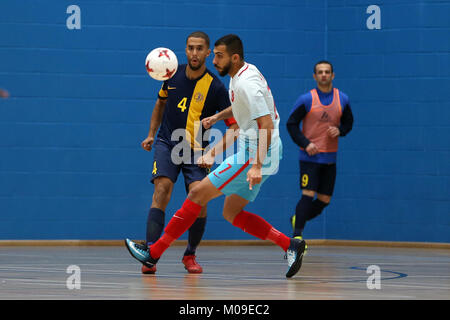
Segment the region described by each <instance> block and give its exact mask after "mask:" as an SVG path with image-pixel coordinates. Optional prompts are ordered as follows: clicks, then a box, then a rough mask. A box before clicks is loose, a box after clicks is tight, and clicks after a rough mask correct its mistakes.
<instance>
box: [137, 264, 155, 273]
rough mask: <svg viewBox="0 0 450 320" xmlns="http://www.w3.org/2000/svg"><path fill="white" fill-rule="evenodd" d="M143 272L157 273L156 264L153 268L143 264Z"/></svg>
mask: <svg viewBox="0 0 450 320" xmlns="http://www.w3.org/2000/svg"><path fill="white" fill-rule="evenodd" d="M141 272H142V273H143V274H155V273H156V265H154V266H153V267H151V268H149V267H147V266H146V265H142V268H141Z"/></svg>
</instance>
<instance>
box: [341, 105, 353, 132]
mask: <svg viewBox="0 0 450 320" xmlns="http://www.w3.org/2000/svg"><path fill="white" fill-rule="evenodd" d="M352 128H353V112H352V109H351V108H350V103H348V104H347V105H346V106H345V107H344V110H343V111H342V117H341V125H340V126H339V131H340V136H341V137H345V136H346V135H347V133H349V132H350V131H352Z"/></svg>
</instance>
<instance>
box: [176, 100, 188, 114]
mask: <svg viewBox="0 0 450 320" xmlns="http://www.w3.org/2000/svg"><path fill="white" fill-rule="evenodd" d="M186 102H187V98H186V97H184V98H183V99H181V101H180V103H179V104H178V108H180V109H181V112H184V110H186Z"/></svg>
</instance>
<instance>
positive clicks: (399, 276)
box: [349, 267, 408, 282]
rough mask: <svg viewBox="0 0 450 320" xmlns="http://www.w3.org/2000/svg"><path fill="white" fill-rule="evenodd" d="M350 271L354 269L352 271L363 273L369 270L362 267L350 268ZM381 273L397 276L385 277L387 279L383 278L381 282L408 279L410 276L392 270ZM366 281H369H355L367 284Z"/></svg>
mask: <svg viewBox="0 0 450 320" xmlns="http://www.w3.org/2000/svg"><path fill="white" fill-rule="evenodd" d="M349 269H352V270H362V271H366V270H367V268H361V267H350V268H349ZM380 272H381V273H383V272H385V273H391V274H393V275H395V276H393V277H385V278H383V277H381V279H380V280H394V279H400V278H406V277H407V276H408V274H406V273H402V272H397V271H392V270H383V269H380ZM366 280H367V279H364V280H354V281H355V282H361V281H364V282H365V281H366Z"/></svg>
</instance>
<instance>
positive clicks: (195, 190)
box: [188, 185, 202, 204]
mask: <svg viewBox="0 0 450 320" xmlns="http://www.w3.org/2000/svg"><path fill="white" fill-rule="evenodd" d="M201 195H202V192H201V189H200V188H199V187H198V185H196V186H194V187H192V188H191V189H190V190H189V193H188V198H189V200H191V201H193V202H195V203H199V204H200V203H201V202H202V197H201Z"/></svg>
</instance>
